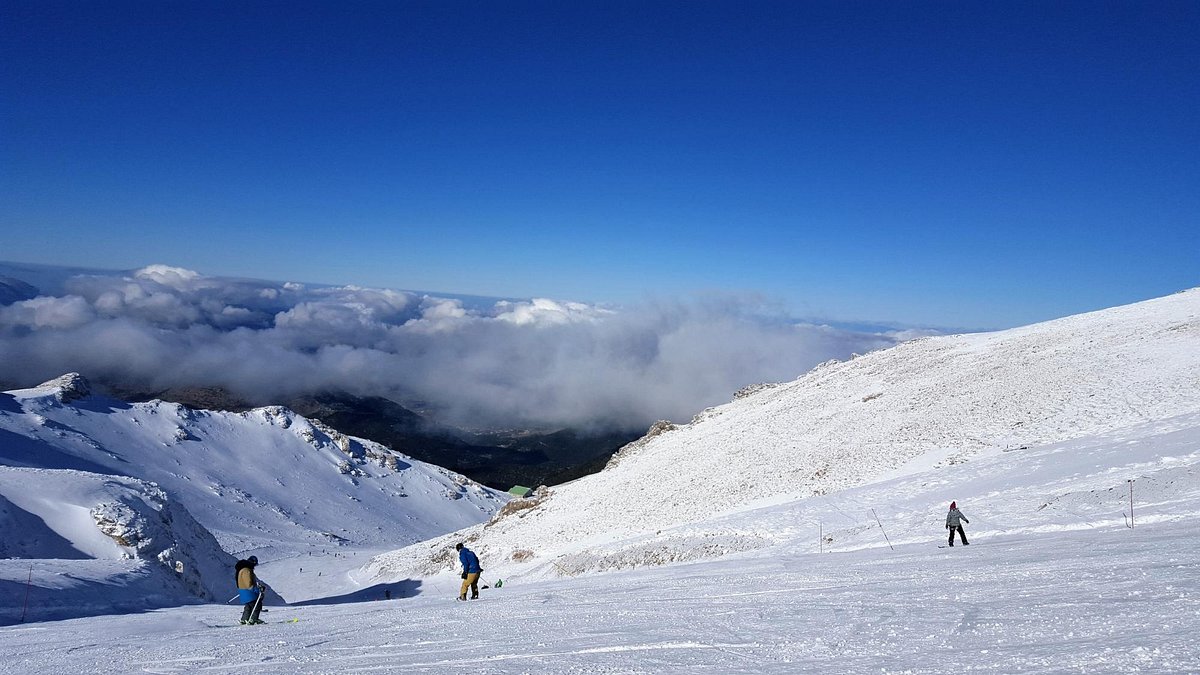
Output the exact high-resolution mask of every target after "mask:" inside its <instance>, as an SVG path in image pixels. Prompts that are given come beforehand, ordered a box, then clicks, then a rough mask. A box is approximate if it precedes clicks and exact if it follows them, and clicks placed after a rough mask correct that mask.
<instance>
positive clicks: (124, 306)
mask: <svg viewBox="0 0 1200 675" xmlns="http://www.w3.org/2000/svg"><path fill="white" fill-rule="evenodd" d="M66 288H67V293H68V294H67V295H65V296H63V297H57V298H49V297H43V298H36V299H34V300H27V301H24V302H18V303H15V304H13V305H10V306H8V307H0V380H4V381H7V382H14V383H20V384H36V383H37V382H41V381H44V380H46V379H48V378H50V377H53V376H56V375H59V374H61V373H62V372H66V371H70V370H76V371H80V372H83V373H86V374H88V375H89V376H91V377H94V378H98V379H105V380H108V381H111V382H115V383H119V384H122V385H124V386H129V387H134V388H139V389H156V388H166V387H169V386H172V385H210V386H223V387H227V388H229V389H230V390H232V391H234V392H235V393H238V394H240V395H242V396H247V397H251V398H252V399H254V400H255V401H256V402H262V403H266V402H272V401H278V400H280V399H282V398H284V397H287V396H290V395H294V394H298V393H305V392H313V391H318V390H327V389H340V390H345V391H348V392H351V393H354V394H358V395H379V396H387V397H391V398H394V399H398V400H404V399H406V398H417V399H421V400H423V401H426V402H428V403H429V404H431V405H432V406H434V407H437V408H439V409H440V410H441V411H442V412H443V413H444V414H445V415H447V416H449V417H450V418H451V419H453V420H454V421H457V422H460V423H464V424H471V425H480V426H482V425H486V424H491V423H505V424H515V423H520V422H527V423H538V424H548V425H551V424H592V423H595V424H606V425H612V424H615V425H620V426H627V427H636V426H643V425H646V424H648V423H649V422H652V421H654V420H655V419H659V418H671V419H676V420H686V419H688V418H690V417H691V415H692V414H694V413H695V412H697V411H699V410H700V409H702V408H704V407H706V406H710V405H714V404H717V403H721V402H724V401H727V400H729V398H730V397H731V396H732V394H733V392H734V391H736V390H737V389H739V388H741V387H742V386H744V385H746V384H750V383H754V382H762V381H779V380H789V379H792V378H795V377H796V376H798V375H799V374H801V373H803V372H804V371H806V370H807V369H808V368H810V367H812V366H814V365H816V364H817V363H820V362H822V361H826V360H828V359H830V358H846V357H848V356H849V355H850V354H852V353H855V352H858V353H862V352H865V351H869V350H871V349H874V348H878V347H882V346H887V345H890V344H893V343H894V342H895V341H897V338H898V337H899V336H896V337H892V336H886V335H877V334H866V333H857V332H851V331H839V330H835V329H831V328H828V327H823V326H809V325H795V324H794V323H790V322H787V321H783V320H781V319H779V318H778V317H777V316H771V315H769V309H770V308H768V307H764V306H763V304H762V303H761V302H759V301H757V300H755V299H746V298H717V299H712V300H693V301H687V302H682V301H681V302H661V303H657V304H647V305H645V306H641V307H634V308H624V309H621V310H613V309H608V308H601V307H596V306H592V305H586V304H581V303H571V302H559V301H554V300H549V299H534V300H531V301H528V302H512V301H504V302H499V303H497V304H496V305H495V306H494V307H492V308H490V309H469V308H467V307H466V306H465V305H464V303H463V302H462V301H461V300H458V299H454V298H440V297H436V296H428V295H426V296H418V295H416V294H412V293H406V292H401V291H393V290H384V289H368V288H360V287H356V286H345V287H338V288H308V287H305V286H303V285H300V284H293V283H285V284H272V283H267V282H249V281H240V280H227V279H219V278H213V277H205V276H203V275H200V274H198V273H195V272H192V271H190V270H183V269H179V268H173V267H167V266H162V265H154V266H150V267H147V268H144V269H142V270H139V271H138V272H137V273H135V274H134V275H132V276H130V277H125V278H121V277H104V276H86V277H76V278H74V279H72V280H71V281H70V282H69V283H68V284H67V285H66ZM764 315H765V316H764Z"/></svg>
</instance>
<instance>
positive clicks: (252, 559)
mask: <svg viewBox="0 0 1200 675" xmlns="http://www.w3.org/2000/svg"><path fill="white" fill-rule="evenodd" d="M246 562H248V563H250V564H251V565H257V564H258V556H253V555H252V556H250V557H249V558H246Z"/></svg>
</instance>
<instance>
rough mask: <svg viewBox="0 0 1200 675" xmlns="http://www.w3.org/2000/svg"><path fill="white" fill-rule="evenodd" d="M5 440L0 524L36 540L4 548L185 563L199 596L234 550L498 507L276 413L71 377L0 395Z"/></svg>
mask: <svg viewBox="0 0 1200 675" xmlns="http://www.w3.org/2000/svg"><path fill="white" fill-rule="evenodd" d="M0 441H3V442H0V506H3V508H2V509H0V521H2V524H3V525H4V530H5V531H18V530H20V531H22V532H25V533H26V534H27V535H28V534H29V533H30V532H36V533H37V536H34V537H32V538H27V539H26V540H25V543H23V544H17V543H14V542H10V543H9V544H6V545H5V546H6V547H7V548H8V549H11V550H10V554H11V555H17V556H20V557H21V558H36V559H48V558H61V559H68V560H70V559H108V560H114V561H118V562H117V563H114V565H116V566H115V567H114V568H113V569H118V570H120V571H119V572H117V573H119V574H126V573H128V572H129V571H130V570H132V569H134V568H138V567H139V565H140V563H137V562H136V561H142V560H159V561H160V562H161V563H162V564H163V566H164V567H168V568H171V569H172V570H173V569H174V568H175V566H176V565H175V563H176V562H181V563H183V565H182V568H183V569H184V570H185V572H184V573H183V575H181V577H180V578H179V579H177V581H179V582H180V583H182V588H184V589H186V590H187V591H188V593H190V594H191V595H193V596H195V597H197V598H204V599H209V600H211V599H214V598H215V597H217V595H219V594H221V593H224V592H225V591H226V590H228V588H229V587H230V585H231V582H230V580H229V576H230V572H229V570H230V569H231V566H232V563H233V560H234V558H233V557H232V555H231V554H234V555H249V554H250V553H255V554H257V555H258V556H259V557H260V558H262V559H263V560H264V562H268V561H281V560H286V559H294V558H296V557H297V556H309V555H311V554H312V553H313V552H314V551H315V552H317V553H321V552H324V551H328V550H330V549H333V550H337V549H340V548H343V547H355V548H364V549H367V550H372V549H374V550H380V549H386V548H392V547H395V546H397V545H405V544H410V543H413V542H417V541H421V540H424V539H427V538H429V537H431V536H435V535H438V534H442V533H444V532H448V531H452V530H456V529H459V528H462V527H466V526H469V525H472V524H474V523H478V522H481V521H484V520H486V519H487V518H488V517H490V516H491V515H492V514H493V513H494V512H496V511H497V510H499V508H500V507H501V506H503V504H504V503H505V502H506V501H507V499H508V498H507V496H506V495H503V494H502V493H498V492H497V491H495V490H490V489H488V488H485V487H483V486H481V485H479V484H477V483H475V482H474V481H470V480H469V479H466V478H465V477H463V476H461V475H459V474H455V473H453V472H450V471H447V470H445V469H442V468H440V467H436V466H432V465H429V464H425V463H423V462H419V461H417V460H414V459H412V458H410V457H407V456H405V455H403V454H400V453H397V452H393V451H391V450H389V449H388V448H386V447H383V446H381V445H379V444H377V443H374V442H372V441H369V440H365V439H359V438H354V437H350V436H346V435H344V434H341V433H339V432H337V431H336V430H334V429H331V428H329V427H327V426H325V425H323V424H321V423H319V422H311V421H309V420H307V419H305V418H303V417H301V416H299V415H296V414H295V413H293V412H292V411H290V410H288V409H286V408H281V407H266V408H258V409H254V410H250V411H247V412H245V413H223V412H210V411H203V410H192V409H190V408H187V407H184V406H181V405H178V404H174V403H164V402H162V401H150V402H147V403H134V404H129V403H125V402H122V401H119V400H116V399H110V398H106V397H103V396H100V395H97V394H94V393H93V392H92V391H91V389H90V387H89V386H88V384H87V381H86V380H85V379H84V378H83V377H81V376H80V375H78V374H76V373H71V374H67V375H64V376H62V377H59V378H56V379H54V380H51V381H49V382H46V383H44V384H43V385H41V386H38V387H35V388H32V389H24V390H17V391H11V392H6V393H3V394H0ZM193 519H194V520H193ZM31 528H32V529H31ZM210 533H211V534H210ZM171 542H174V543H173V544H172V543H171ZM121 560H126V561H134V562H130V563H129V565H126V566H125V567H122V566H121V564H120V563H119V561H121ZM97 581H98V582H99V583H103V581H102V580H99V578H98V579H97ZM307 586H311V584H307ZM275 590H276V591H278V592H279V593H280V594H282V595H283V596H284V597H287V596H288V595H292V596H293V597H297V596H296V594H300V595H299V598H300V599H303V598H305V597H311V596H308V595H305V593H310V592H312V590H311V589H309V588H306V589H304V590H300V589H296V588H289V587H288V586H287V583H286V581H284V582H282V583H280V584H276V587H275Z"/></svg>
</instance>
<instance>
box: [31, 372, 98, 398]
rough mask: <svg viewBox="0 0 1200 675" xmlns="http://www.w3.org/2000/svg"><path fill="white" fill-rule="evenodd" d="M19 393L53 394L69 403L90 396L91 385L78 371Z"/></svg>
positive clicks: (33, 395)
mask: <svg viewBox="0 0 1200 675" xmlns="http://www.w3.org/2000/svg"><path fill="white" fill-rule="evenodd" d="M14 393H18V392H14ZM19 393H20V394H22V395H24V396H26V397H29V398H33V397H37V396H53V397H54V398H55V399H56V400H57V401H58V402H59V403H70V402H72V401H77V400H79V399H82V398H87V397H88V396H91V395H92V385H91V383H90V382H88V381H87V378H85V377H84V376H83V375H80V374H79V373H67V374H65V375H60V376H58V377H56V378H54V379H52V380H47V381H46V382H43V383H41V384H39V385H38V386H36V387H33V388H32V389H24V390H21V391H20V392H19Z"/></svg>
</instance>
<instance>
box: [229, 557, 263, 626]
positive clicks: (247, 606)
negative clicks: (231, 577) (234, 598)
mask: <svg viewBox="0 0 1200 675" xmlns="http://www.w3.org/2000/svg"><path fill="white" fill-rule="evenodd" d="M257 565H258V558H257V557H256V556H250V557H249V558H246V559H245V560H239V561H237V564H236V565H234V566H233V569H234V570H235V571H236V572H237V587H238V599H239V600H241V601H242V621H241V623H242V624H243V625H254V624H260V623H266V621H263V620H262V619H259V618H258V613H259V612H261V611H263V596H264V595H266V590H267V587H266V586H264V585H263V584H262V582H260V581H259V580H258V577H257V576H256V575H255V574H254V568H255V567H256V566H257Z"/></svg>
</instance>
